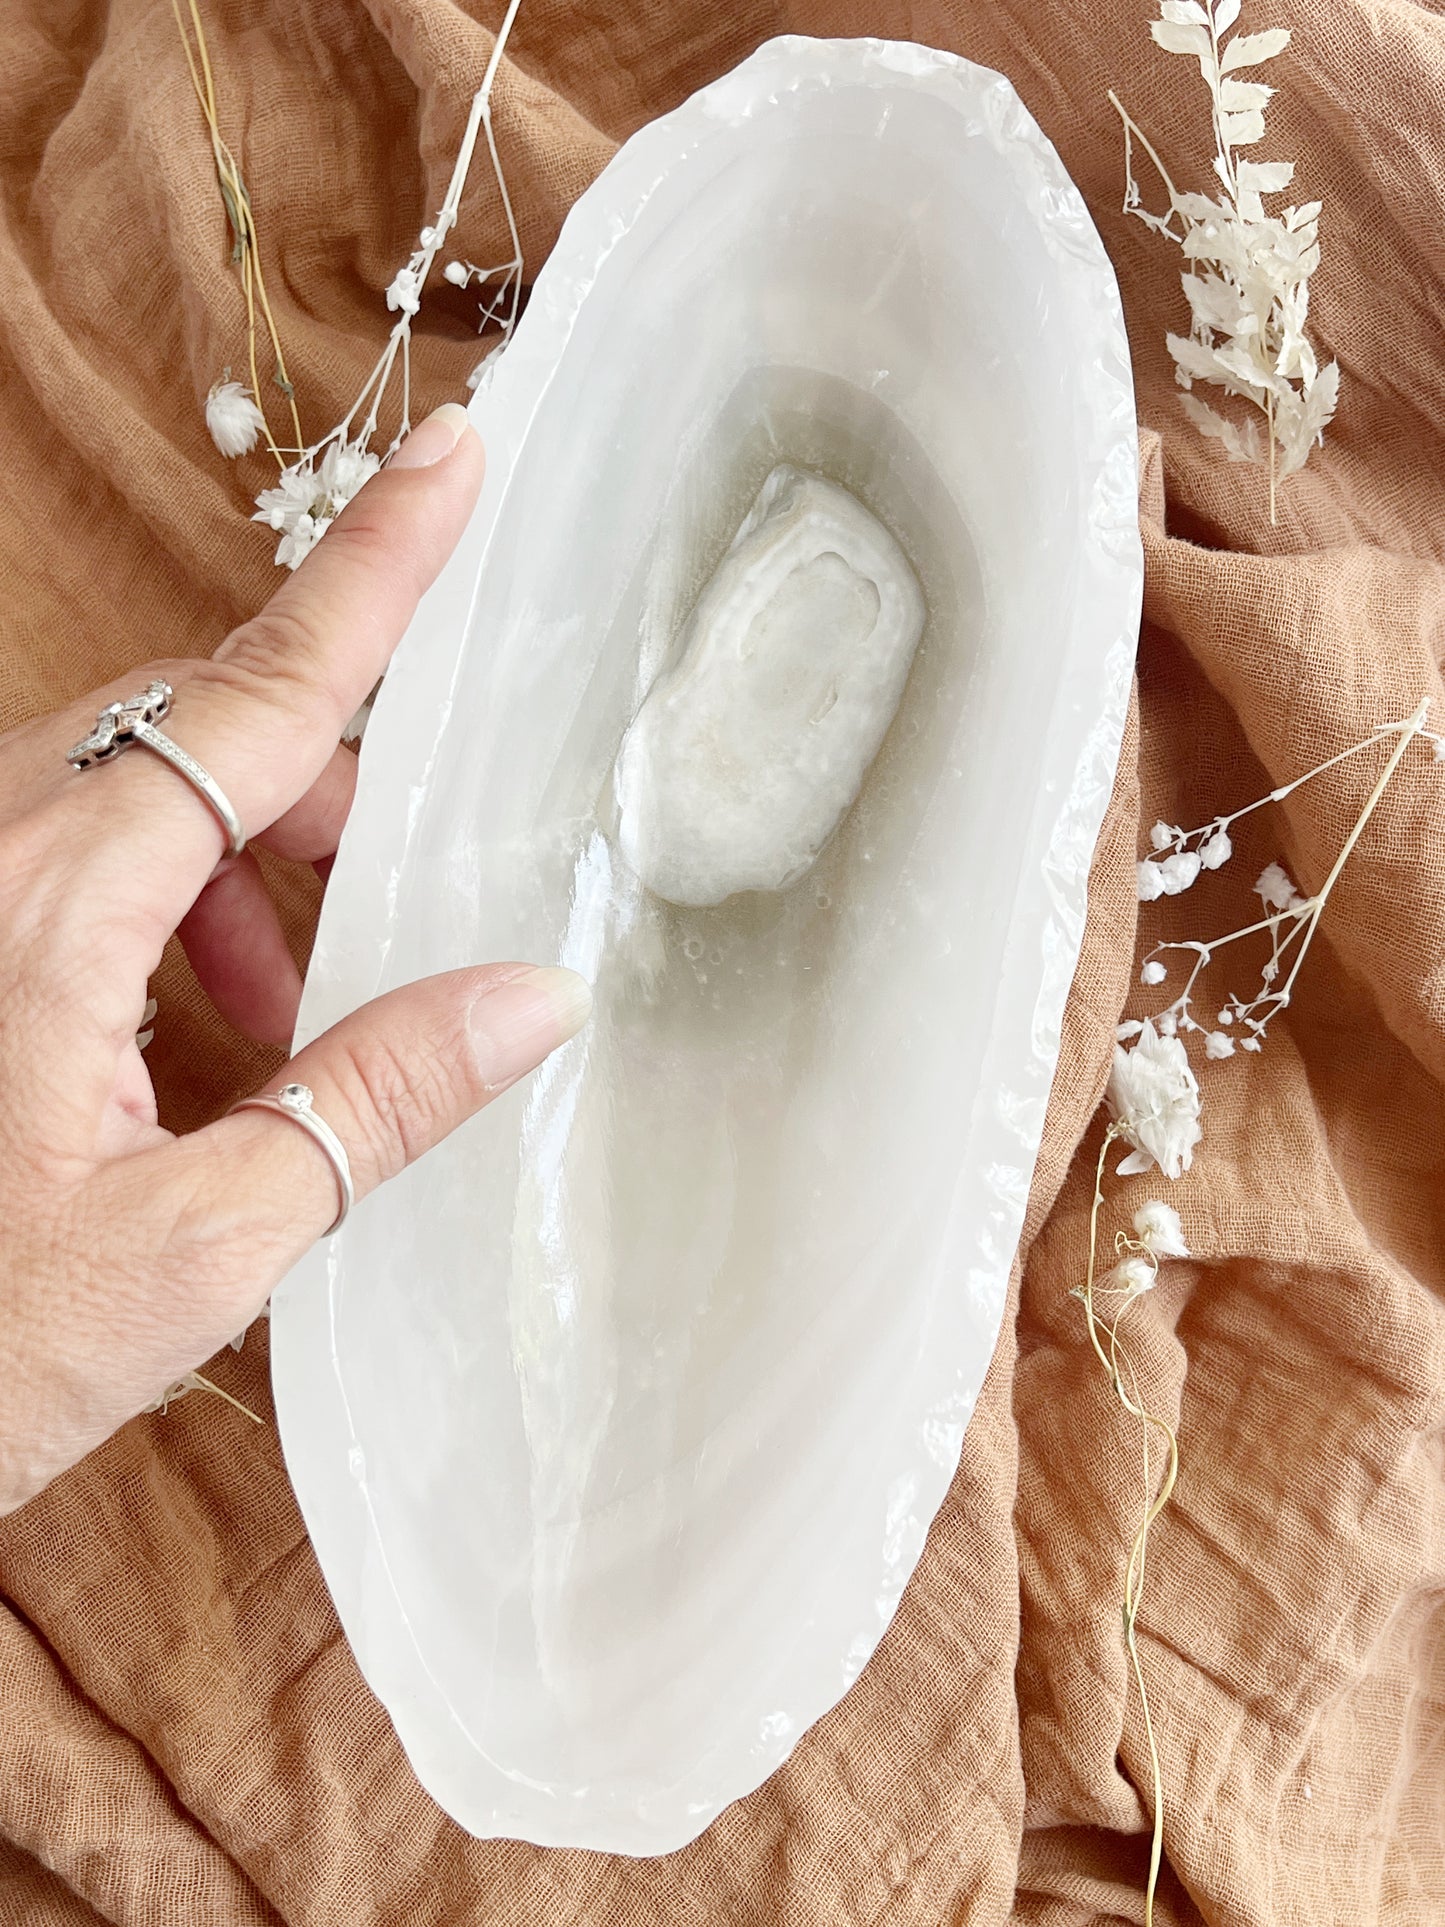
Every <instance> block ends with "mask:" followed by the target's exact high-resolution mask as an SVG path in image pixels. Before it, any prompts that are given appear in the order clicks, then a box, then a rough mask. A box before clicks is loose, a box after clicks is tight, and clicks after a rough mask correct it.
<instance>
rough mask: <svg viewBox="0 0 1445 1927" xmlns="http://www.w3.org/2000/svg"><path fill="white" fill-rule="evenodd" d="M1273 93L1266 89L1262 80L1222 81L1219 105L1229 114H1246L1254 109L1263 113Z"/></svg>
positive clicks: (1269, 88)
mask: <svg viewBox="0 0 1445 1927" xmlns="http://www.w3.org/2000/svg"><path fill="white" fill-rule="evenodd" d="M1273 92H1274V89H1273V87H1266V86H1265V84H1264V82H1263V81H1262V80H1222V81H1221V82H1220V83H1219V104H1220V106H1221V107H1224V108H1227V109H1228V111H1229V112H1230V113H1231V114H1247V113H1250V112H1252V111H1253V110H1255V109H1256V108H1257V109H1258V110H1259V112H1260V113H1263V112H1264V110H1265V108H1266V107H1268V105H1269V101H1270V96H1271V95H1272V94H1273Z"/></svg>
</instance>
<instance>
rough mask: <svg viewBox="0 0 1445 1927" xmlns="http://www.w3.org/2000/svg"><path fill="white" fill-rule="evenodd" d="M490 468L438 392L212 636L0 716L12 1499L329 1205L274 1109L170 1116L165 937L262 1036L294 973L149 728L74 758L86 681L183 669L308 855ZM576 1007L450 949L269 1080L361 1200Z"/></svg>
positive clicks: (253, 884)
mask: <svg viewBox="0 0 1445 1927" xmlns="http://www.w3.org/2000/svg"><path fill="white" fill-rule="evenodd" d="M482 469H483V458H482V448H481V444H480V442H479V441H478V440H477V437H476V435H475V434H474V432H473V431H472V429H471V428H470V426H469V425H468V423H467V421H466V417H465V414H464V412H463V411H462V410H461V409H459V408H457V407H456V406H455V405H448V406H447V407H446V408H443V409H441V410H439V411H438V412H437V414H436V415H434V416H432V417H431V418H430V419H429V420H428V421H426V422H423V423H422V424H421V425H420V426H419V427H418V428H417V429H416V430H415V432H414V433H413V434H412V436H411V437H410V438H409V439H408V440H407V442H406V443H404V444H403V446H402V448H401V450H400V451H399V453H398V454H397V455H396V457H395V458H394V459H393V460H392V462H391V463H390V464H389V466H388V467H387V468H386V469H384V470H383V471H382V472H381V473H380V474H379V475H377V476H375V477H374V478H373V479H372V480H371V481H370V482H368V483H367V484H366V486H365V487H364V488H363V489H362V491H361V493H360V494H359V495H358V496H357V498H356V500H355V501H354V502H353V503H352V504H351V505H350V507H348V508H347V509H346V511H345V512H344V514H343V515H342V516H341V517H340V518H339V519H338V521H337V522H336V525H335V526H334V527H333V528H332V529H331V530H330V531H329V532H328V534H327V536H326V539H325V541H324V542H322V543H321V544H319V546H318V547H317V548H316V549H315V551H314V552H313V553H312V555H311V556H309V557H308V558H307V560H306V562H305V563H304V564H303V566H302V567H301V568H300V569H299V570H298V571H297V573H296V574H295V575H294V576H292V577H291V578H290V580H289V581H288V582H287V583H286V585H285V587H284V588H282V589H281V590H280V591H279V592H278V594H277V595H276V596H275V597H273V599H272V600H271V602H270V603H269V604H268V605H267V606H266V608H265V609H263V610H262V612H261V613H260V615H258V616H256V617H255V618H254V619H253V620H251V621H250V622H246V623H243V624H242V625H241V627H240V628H239V629H237V630H235V632H234V633H233V634H232V635H231V636H230V637H229V638H228V639H227V640H226V641H225V642H224V643H223V644H222V645H221V647H220V648H219V649H218V650H217V651H216V654H215V656H214V658H212V660H210V661H209V662H207V661H204V660H185V661H168V662H159V663H154V664H151V665H148V666H147V667H145V668H141V669H136V670H132V671H130V672H128V673H127V674H126V675H125V676H124V677H122V678H120V679H119V680H118V681H117V682H116V683H114V684H113V685H111V686H110V687H109V688H108V689H105V690H101V691H97V692H96V693H95V694H92V695H88V696H86V697H84V698H83V699H82V700H81V701H79V702H77V703H74V704H72V705H71V706H70V708H69V709H67V710H64V711H62V712H60V713H58V714H56V715H52V716H45V717H42V718H40V719H39V720H38V721H36V722H33V723H30V724H27V725H26V726H24V727H23V728H21V729H17V730H14V731H12V732H11V733H10V734H9V735H6V736H3V737H0V1225H3V1227H4V1233H3V1250H4V1267H3V1273H0V1292H3V1294H4V1296H3V1306H4V1312H3V1319H0V1512H7V1511H12V1510H14V1508H15V1507H16V1506H18V1505H21V1504H23V1503H24V1501H25V1500H26V1499H28V1498H29V1497H31V1496H32V1495H33V1494H34V1493H36V1492H38V1491H39V1490H40V1489H41V1487H42V1486H44V1485H45V1484H46V1483H48V1481H49V1480H51V1479H52V1478H54V1477H55V1476H56V1474H57V1473H59V1472H62V1471H63V1470H65V1468H66V1467H67V1466H70V1465H72V1464H74V1463H75V1461H76V1460H78V1459H79V1458H81V1457H82V1456H83V1455H84V1454H85V1453H86V1452H88V1451H90V1450H91V1448H92V1447H93V1446H95V1445H97V1444H99V1443H100V1441H101V1440H102V1439H104V1438H106V1437H108V1436H109V1434H110V1433H111V1432H113V1431H114V1430H115V1428H116V1427H117V1426H118V1425H120V1424H122V1423H123V1422H124V1421H125V1420H126V1419H128V1418H130V1417H131V1416H132V1415H133V1414H134V1413H136V1412H139V1411H140V1410H142V1409H143V1408H144V1407H145V1406H146V1405H148V1404H149V1403H151V1402H152V1401H153V1400H154V1399H155V1398H156V1397H157V1395H158V1394H159V1393H160V1392H161V1391H162V1390H163V1389H164V1388H165V1387H166V1386H168V1385H170V1384H172V1383H174V1382H175V1381H176V1380H177V1379H179V1378H181V1377H182V1376H183V1375H184V1374H185V1373H186V1372H188V1371H190V1370H193V1369H194V1368H195V1367H196V1366H197V1365H199V1364H200V1363H201V1362H202V1361H203V1360H205V1359H207V1358H209V1357H210V1356H211V1354H212V1353H213V1352H215V1351H216V1350H217V1349H219V1347H220V1346H221V1345H223V1344H224V1343H225V1341H226V1340H227V1339H228V1338H230V1337H231V1336H232V1335H233V1334H234V1333H236V1332H239V1331H242V1330H244V1328H245V1327H246V1325H247V1324H248V1323H249V1322H250V1320H251V1319H252V1318H253V1317H254V1316H255V1315H256V1313H257V1312H258V1311H259V1310H260V1308H261V1306H262V1305H263V1304H264V1303H265V1301H266V1299H267V1297H268V1296H269V1295H270V1292H271V1290H272V1288H273V1287H274V1286H275V1285H276V1284H277V1283H278V1281H279V1280H280V1279H281V1278H282V1276H283V1275H284V1274H285V1273H286V1271H287V1270H289V1268H290V1267H291V1265H292V1264H293V1263H294V1262H295V1260H296V1259H297V1258H298V1257H299V1256H300V1255H301V1253H302V1252H303V1251H304V1250H305V1249H306V1247H307V1246H308V1245H309V1244H311V1243H312V1242H313V1241H314V1240H315V1239H316V1238H317V1237H318V1236H320V1235H321V1234H322V1233H323V1232H324V1231H325V1230H326V1228H327V1226H328V1225H329V1224H330V1223H331V1221H332V1219H333V1217H334V1216H335V1213H336V1207H337V1187H336V1179H335V1175H334V1173H333V1171H332V1168H331V1166H330V1164H329V1162H328V1161H327V1158H326V1156H325V1154H324V1153H323V1152H322V1151H321V1149H320V1148H319V1147H318V1146H317V1145H316V1144H315V1143H313V1142H312V1141H311V1139H310V1138H308V1137H307V1135H306V1134H305V1133H304V1132H303V1131H301V1130H300V1129H298V1128H297V1127H296V1126H295V1125H294V1124H292V1123H290V1122H289V1121H288V1120H286V1119H285V1118H282V1117H278V1116H276V1115H275V1114H274V1113H268V1112H266V1111H259V1110H243V1111H240V1112H237V1113H236V1114H235V1115H233V1116H231V1117H227V1118H223V1119H222V1120H221V1121H220V1122H218V1123H215V1124H212V1125H209V1126H208V1127H207V1128H206V1129H204V1130H201V1131H196V1132H193V1133H191V1134H190V1135H189V1136H186V1137H182V1138H175V1137H173V1136H172V1135H171V1133H170V1132H168V1131H165V1130H162V1129H161V1127H160V1125H159V1124H158V1123H157V1121H156V1104H155V1096H154V1092H153V1091H152V1088H151V1082H150V1078H149V1076H148V1074H147V1071H146V1067H145V1061H144V1059H143V1058H142V1056H141V1053H140V1051H139V1049H138V1048H137V1045H136V1032H137V1029H138V1027H139V1025H140V1022H141V1016H142V1011H143V1009H144V1006H145V1001H146V984H147V979H148V978H149V977H150V975H151V973H152V971H153V970H154V969H155V968H156V965H157V964H158V962H159V961H160V955H161V951H162V949H163V947H164V945H165V943H166V941H167V939H168V938H169V937H170V936H171V934H172V932H173V931H176V930H179V932H180V935H181V938H182V941H183V942H184V944H185V946H186V950H187V953H188V955H189V957H190V959H191V962H192V964H193V965H194V967H195V970H196V973H197V975H198V976H199V977H200V979H201V981H202V982H203V984H205V986H206V988H207V990H208V991H209V993H210V995H211V997H212V999H213V1001H214V1002H215V1003H216V1005H217V1007H218V1008H219V1009H220V1010H221V1011H222V1012H223V1013H224V1014H225V1015H226V1016H227V1017H229V1018H230V1019H231V1020H232V1021H233V1022H235V1023H237V1024H238V1025H239V1026H240V1027H241V1028H243V1029H246V1030H249V1031H250V1032H251V1033H252V1034H253V1035H256V1036H259V1037H262V1038H267V1039H271V1040H277V1041H284V1040H286V1039H287V1038H289V1036H290V1034H291V1030H292V1026H293V1024H294V1021H295V1017H296V1009H297V1004H298V1001H299V998H300V989H301V985H300V978H299V975H298V973H297V971H296V967H295V964H294V963H293V962H292V959H291V956H290V954H289V952H288V951H287V948H286V945H285V941H284V939H283V936H282V932H281V927H280V923H279V920H278V918H277V915H276V911H275V909H274V907H273V905H272V903H271V900H270V897H269V895H268V894H267V891H266V887H265V884H264V882H263V880H262V876H261V871H260V868H259V866H258V865H257V862H256V859H255V857H254V856H253V855H251V854H250V852H249V850H248V851H246V852H245V853H243V854H242V855H241V856H240V857H234V858H233V857H224V856H223V852H224V850H225V848H226V839H225V834H224V832H223V831H222V829H221V826H220V824H219V822H218V821H217V819H216V818H215V817H214V816H213V815H212V813H211V811H210V810H209V809H208V808H207V806H206V804H205V802H204V801H203V799H202V798H201V797H200V796H199V795H198V794H197V792H196V791H195V790H194V789H193V788H192V787H191V786H190V784H189V783H188V782H187V781H185V780H184V778H182V777H181V776H179V775H177V774H176V773H175V772H174V771H173V770H171V769H168V768H167V767H166V766H165V764H164V763H162V762H161V761H160V760H159V759H158V758H157V757H155V756H154V755H152V754H150V753H149V752H147V751H145V750H143V749H132V750H131V751H130V752H129V753H128V754H126V755H124V756H121V757H120V758H118V759H117V760H116V761H114V762H113V763H109V764H106V765H104V766H102V767H101V768H98V769H93V770H87V771H83V772H77V771H76V770H74V769H72V768H70V767H69V765H68V764H67V763H66V760H65V757H66V751H67V750H68V749H69V747H70V746H71V744H72V743H75V742H77V741H78V740H79V739H80V738H82V737H84V736H85V735H86V734H87V733H88V731H89V730H90V729H91V727H92V725H93V723H94V720H95V715H96V712H97V710H98V709H100V708H101V707H102V705H104V704H105V703H108V702H114V701H117V700H121V699H125V698H127V697H129V696H131V695H132V694H133V693H134V692H135V691H136V690H137V689H139V688H141V687H142V686H143V685H144V684H145V683H146V682H148V681H149V680H151V679H152V678H156V677H163V678H164V679H165V680H166V681H168V682H170V683H171V684H172V685H173V687H174V689H175V692H176V694H175V705H174V711H173V714H172V715H171V716H170V717H169V718H167V720H166V722H165V724H164V728H165V733H166V734H167V735H168V736H170V737H172V738H173V739H174V740H175V741H177V742H178V743H179V744H180V745H181V746H182V748H184V749H185V750H187V751H188V752H189V753H190V754H191V755H192V756H193V757H195V758H196V760H197V761H198V762H199V763H200V764H201V765H202V766H203V768H204V769H206V770H208V771H209V772H210V773H211V775H212V776H213V777H214V779H215V780H216V782H217V783H219V784H220V786H221V788H222V789H223V790H224V791H225V793H226V795H227V796H228V797H229V799H230V801H231V803H232V804H233V805H234V807H235V809H236V811H237V813H238V814H239V816H240V819H241V822H242V824H243V825H244V826H245V829H246V831H247V832H248V834H249V837H250V839H251V841H252V842H255V843H259V844H262V845H264V846H265V847H267V848H269V849H271V850H274V851H276V852H277V853H278V854H280V855H282V856H285V857H290V858H294V859H298V860H301V861H309V862H313V863H319V862H324V861H325V860H326V859H327V858H329V857H330V856H331V855H332V854H333V853H334V851H335V849H336V845H337V840H338V838H339V836H340V833H341V829H342V826H343V824H344V823H345V821H346V815H347V811H348V809H349V807H350V804H351V798H352V793H353V789H354V785H355V769H356V759H355V758H354V757H353V756H352V755H351V754H350V752H349V751H347V750H344V749H341V748H340V747H339V746H338V745H339V737H340V734H341V731H342V729H343V727H344V726H345V724H346V721H347V719H348V718H349V717H350V716H351V715H352V714H353V713H354V712H355V710H356V709H357V707H358V706H359V705H360V703H361V702H362V700H363V699H364V698H365V696H366V694H367V692H368V690H369V689H370V688H371V687H372V685H373V683H374V682H375V681H376V679H377V677H378V675H379V674H380V673H381V671H382V669H383V668H384V667H385V665H386V663H387V661H388V659H389V658H390V656H391V653H392V650H393V649H394V648H395V646H396V643H397V641H398V639H399V638H400V636H401V633H402V630H403V629H404V628H405V626H406V623H407V621H408V619H409V618H410V616H411V613H412V611H413V609H414V608H415V606H416V603H417V599H418V597H419V596H420V595H421V593H422V591H423V590H424V589H425V588H426V587H427V585H428V584H429V583H430V582H431V580H432V578H433V577H434V576H435V575H436V573H437V571H438V569H439V568H440V567H441V564H442V563H443V561H444V560H445V559H446V557H447V555H448V554H449V553H450V552H451V549H452V547H453V545H454V543H455V542H456V539H457V537H458V536H459V534H460V533H461V530H462V528H463V526H464V524H465V522H466V519H467V516H468V513H469V512H470V510H471V507H472V504H473V502H474V501H475V499H476V494H477V490H478V488H479V486H480V483H481V477H482ZM218 858H221V861H220V862H219V863H218V860H217V859H218ZM589 1007H590V996H589V993H588V990H587V986H586V985H585V984H584V983H583V982H582V980H581V979H580V978H578V977H575V976H573V975H572V973H571V972H570V971H549V970H544V971H539V972H538V971H531V970H529V969H528V967H527V966H526V965H522V964H490V965H483V966H481V967H480V968H477V969H473V970H459V971H452V972H450V973H448V974H447V975H445V976H440V977H432V978H428V979H425V980H423V981H422V982H420V983H416V984H411V985H408V986H406V987H405V988H403V989H401V990H395V991H392V992H391V993H390V994H389V995H388V996H385V997H381V998H378V999H377V1000H376V1001H375V1002H374V1003H371V1004H367V1005H365V1006H364V1007H363V1008H362V1009H360V1010H358V1011H356V1012H354V1013H353V1014H352V1015H351V1016H350V1017H347V1018H345V1019H344V1020H343V1021H342V1022H341V1023H339V1024H337V1025H336V1026H335V1027H334V1029H332V1030H330V1031H328V1032H327V1033H326V1034H325V1036H323V1037H320V1038H318V1039H317V1040H316V1041H315V1043H313V1044H311V1045H309V1046H308V1047H307V1048H306V1049H305V1050H304V1051H302V1052H301V1053H300V1054H299V1056H297V1057H296V1058H295V1059H294V1060H293V1061H292V1063H290V1064H289V1065H288V1066H287V1067H286V1070H285V1072H284V1073H283V1074H282V1075H281V1076H278V1077H277V1078H276V1079H275V1080H274V1081H273V1085H272V1086H271V1087H268V1088H275V1087H278V1086H280V1085H281V1084H283V1083H288V1082H291V1081H293V1080H296V1081H301V1082H304V1083H306V1084H308V1085H309V1086H310V1087H311V1089H312V1090H313V1091H314V1093H315V1108H316V1111H317V1113H318V1115H319V1116H321V1117H322V1118H324V1119H325V1120H326V1121H327V1123H329V1124H330V1125H331V1127H332V1128H333V1130H335V1132H336V1133H337V1135H338V1136H339V1138H340V1139H341V1142H342V1144H343V1145H344V1146H345V1148H346V1150H347V1152H348V1154H349V1158H350V1163H351V1170H352V1175H353V1178H354V1181H355V1186H356V1192H357V1195H358V1196H361V1195H363V1194H364V1193H365V1192H367V1191H369V1190H370V1189H372V1187H373V1186H375V1185H376V1184H378V1183H380V1182H381V1180H382V1179H384V1178H387V1177H390V1176H392V1175H393V1174H394V1173H395V1172H397V1171H399V1170H401V1169H402V1167H403V1166H404V1165H406V1164H408V1163H410V1162H411V1160H412V1159H414V1158H416V1157H419V1156H420V1155H421V1153H422V1152H423V1151H425V1150H427V1149H428V1148H429V1147H430V1146H431V1145H433V1144H435V1143H436V1142H437V1141H438V1140H439V1139H440V1138H442V1137H444V1136H445V1135H446V1134H447V1133H448V1132H449V1131H451V1130H452V1129H454V1128H455V1126H456V1125H458V1124H460V1123H461V1122H462V1121H463V1119H465V1118H466V1117H468V1116H470V1115H471V1114H472V1113H473V1112H474V1111H476V1110H477V1109H479V1108H480V1107H481V1106H482V1105H483V1104H485V1103H487V1102H488V1100H489V1099H490V1098H492V1097H493V1096H495V1095H496V1094H497V1093H498V1092H500V1091H503V1090H505V1089H506V1088H507V1087H508V1086H509V1085H510V1084H512V1083H515V1082H516V1080H517V1079H518V1078H519V1077H521V1076H523V1075H525V1073H526V1072H527V1071H529V1070H531V1069H532V1068H533V1067H534V1066H535V1065H536V1064H538V1063H540V1062H541V1060H542V1059H543V1057H545V1056H546V1055H547V1053H548V1052H549V1051H551V1050H553V1049H555V1047H556V1046H557V1045H558V1044H560V1043H562V1042H563V1041H564V1040H565V1039H566V1038H567V1037H569V1036H571V1035H572V1034H573V1032H574V1031H576V1030H577V1029H578V1028H579V1027H580V1025H581V1024H582V1023H583V1022H584V1021H585V1019H586V1015H587V1011H588V1009H589Z"/></svg>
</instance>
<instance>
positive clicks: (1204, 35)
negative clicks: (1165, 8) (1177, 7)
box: [1149, 20, 1214, 60]
mask: <svg viewBox="0 0 1445 1927" xmlns="http://www.w3.org/2000/svg"><path fill="white" fill-rule="evenodd" d="M1149 31H1150V33H1152V34H1153V36H1154V39H1155V41H1156V42H1157V43H1158V45H1159V46H1161V47H1162V48H1163V49H1164V51H1165V52H1166V53H1170V54H1193V55H1194V57H1195V58H1196V59H1197V60H1208V59H1210V58H1211V56H1212V54H1213V51H1214V50H1213V48H1212V47H1211V45H1210V41H1209V29H1208V28H1207V27H1185V26H1180V25H1179V24H1178V23H1176V22H1175V21H1173V20H1153V21H1151V22H1150V23H1149Z"/></svg>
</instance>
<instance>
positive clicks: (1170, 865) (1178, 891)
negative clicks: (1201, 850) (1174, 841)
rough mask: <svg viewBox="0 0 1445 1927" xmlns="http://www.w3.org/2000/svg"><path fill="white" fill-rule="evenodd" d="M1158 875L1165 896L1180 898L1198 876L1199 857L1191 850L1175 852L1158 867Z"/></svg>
mask: <svg viewBox="0 0 1445 1927" xmlns="http://www.w3.org/2000/svg"><path fill="white" fill-rule="evenodd" d="M1159 875H1160V878H1161V880H1162V882H1163V885H1164V894H1165V896H1166V897H1177V896H1180V895H1182V893H1183V892H1184V891H1185V890H1187V889H1189V887H1190V886H1191V884H1192V883H1193V882H1194V881H1195V879H1196V878H1197V877H1198V875H1199V857H1198V856H1197V854H1196V853H1195V852H1194V851H1193V850H1176V851H1175V852H1174V855H1173V856H1166V857H1165V859H1164V861H1163V862H1162V863H1161V864H1160V865H1159Z"/></svg>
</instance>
